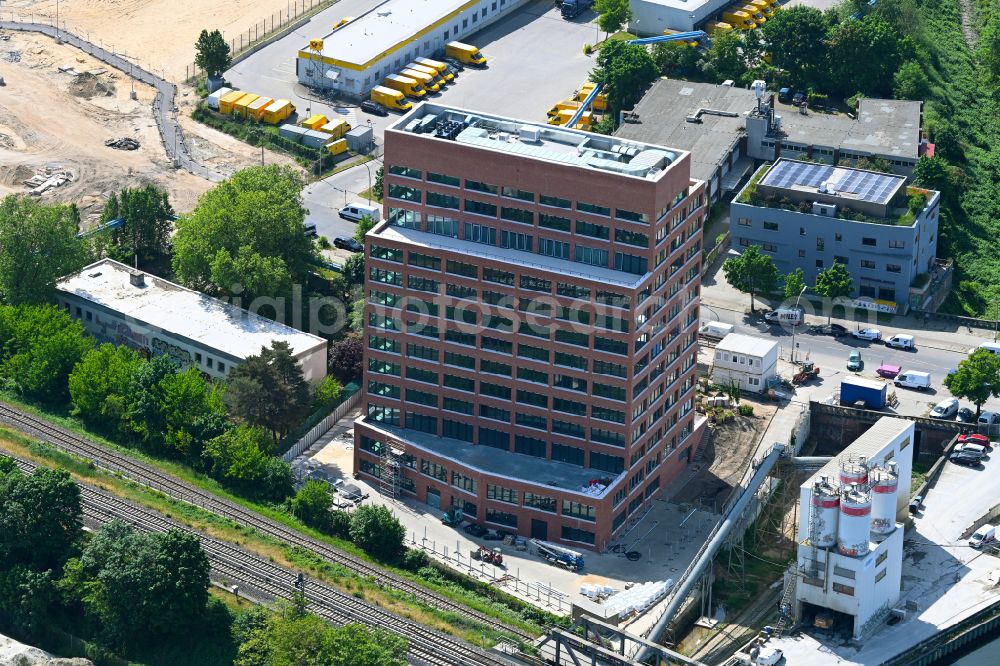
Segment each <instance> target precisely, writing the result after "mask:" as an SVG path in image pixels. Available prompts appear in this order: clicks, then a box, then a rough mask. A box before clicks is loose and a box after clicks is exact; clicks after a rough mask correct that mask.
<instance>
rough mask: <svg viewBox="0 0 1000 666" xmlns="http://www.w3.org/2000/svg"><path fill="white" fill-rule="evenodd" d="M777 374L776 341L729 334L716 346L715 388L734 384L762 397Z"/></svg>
mask: <svg viewBox="0 0 1000 666" xmlns="http://www.w3.org/2000/svg"><path fill="white" fill-rule="evenodd" d="M777 371H778V343H777V342H775V341H773V340H765V339H764V338H758V337H754V336H752V335H743V334H742V333H730V334H729V335H727V336H726V337H724V338H722V340H720V341H719V344H717V345H716V346H715V359H714V362H713V364H712V383H713V384H720V385H723V386H728V385H729V384H730V383H731V382H735V383H736V384H738V385H739V387H740V389H741V390H743V391H751V392H753V393H760V392H761V391H763V390H764V389H766V388H767V380H768V379H770V378H771V377H774V376H775V375H776V374H777Z"/></svg>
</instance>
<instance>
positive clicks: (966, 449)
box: [954, 442, 989, 460]
mask: <svg viewBox="0 0 1000 666" xmlns="http://www.w3.org/2000/svg"><path fill="white" fill-rule="evenodd" d="M954 453H964V454H968V455H977V456H979V459H980V460H982V459H983V458H985V457H986V454H987V453H989V451H987V450H986V447H985V446H981V445H979V444H972V443H971V442H968V443H965V444H959V445H958V446H956V447H955V451H954Z"/></svg>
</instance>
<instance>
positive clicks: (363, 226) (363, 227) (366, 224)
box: [354, 215, 375, 245]
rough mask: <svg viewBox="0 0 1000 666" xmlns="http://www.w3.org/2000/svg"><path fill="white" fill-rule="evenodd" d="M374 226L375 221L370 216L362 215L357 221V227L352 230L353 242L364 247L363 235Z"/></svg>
mask: <svg viewBox="0 0 1000 666" xmlns="http://www.w3.org/2000/svg"><path fill="white" fill-rule="evenodd" d="M374 226H375V220H374V219H372V216H371V215H362V216H361V219H360V220H358V224H357V226H356V227H355V228H354V240H356V241H358V242H359V243H361V244H362V245H364V244H365V234H367V233H368V232H369V231H371V230H372V228H373V227H374Z"/></svg>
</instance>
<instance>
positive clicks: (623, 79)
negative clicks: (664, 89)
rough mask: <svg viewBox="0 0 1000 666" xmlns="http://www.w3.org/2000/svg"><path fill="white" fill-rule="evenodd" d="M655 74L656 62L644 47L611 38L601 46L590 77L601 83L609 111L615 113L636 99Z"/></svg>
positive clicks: (653, 78)
mask: <svg viewBox="0 0 1000 666" xmlns="http://www.w3.org/2000/svg"><path fill="white" fill-rule="evenodd" d="M658 73H659V72H658V70H657V68H656V62H654V61H653V56H652V55H650V53H649V50H648V49H647V48H646V47H645V46H641V45H639V44H629V43H627V42H624V41H621V40H612V41H608V42H605V43H604V45H603V46H601V50H600V51H599V52H598V54H597V67H595V68H594V71H592V72H591V73H590V80H591V81H594V82H595V83H603V84H604V89H603V92H604V93H605V94H606V95H607V96H608V104H609V107H610V109H609V111H610V113H612V114H613V115H617V114H618V111H620V110H621V109H624V108H627V107H630V106H631V105H632V104H634V103H635V102H636V101H638V99H639V98H640V97H641V96H642V94H643V93H644V92H645V91H646V88H647V87H648V86H649V84H650V83H652V82H653V81H654V80H655V79H656V77H657V75H658Z"/></svg>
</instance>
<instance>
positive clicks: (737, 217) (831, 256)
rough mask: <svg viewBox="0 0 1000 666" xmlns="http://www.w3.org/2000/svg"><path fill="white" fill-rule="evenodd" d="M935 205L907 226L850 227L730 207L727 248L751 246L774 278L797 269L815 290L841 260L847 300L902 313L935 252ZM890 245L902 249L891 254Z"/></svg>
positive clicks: (824, 219)
mask: <svg viewBox="0 0 1000 666" xmlns="http://www.w3.org/2000/svg"><path fill="white" fill-rule="evenodd" d="M937 201H938V195H937V194H935V195H934V198H933V199H932V200H931V203H932V205H931V206H929V209H927V210H926V211H925V213H924V214H922V215H921V216H920V218H918V221H917V222H916V223H915V224H914V225H913V226H899V225H891V224H870V223H865V222H855V221H853V220H845V219H841V218H837V217H831V216H826V215H815V214H813V213H800V212H798V211H797V210H784V209H780V208H768V207H763V206H752V205H750V204H743V203H738V202H735V201H734V202H733V204H732V208H731V213H730V218H729V219H730V223H729V224H730V231H731V232H732V247H733V249H735V250H737V251H740V252H741V251H742V248H745V247H749V246H751V245H756V246H758V247H760V248H761V249H762V250H764V251H765V252H766V253H767V254H769V255H770V256H772V257H773V258H774V262H775V264H776V265H777V267H778V271H779V272H781V273H783V274H784V273H790V272H792V271H793V270H795V269H796V268H801V269H802V271H803V272H804V273H805V279H806V282H807V283H808V284H815V283H816V276H817V274H818V273H819V272H820V271H822V270H824V269H826V268H829V267H830V266H832V265H833V263H834V261H835V257H844V258H846V259H847V266H846V267H847V270H848V272H849V273H850V274H851V277H852V278H854V288H855V291H854V294H852V296H854V297H857V296H871V297H872V298H877V299H880V300H886V301H893V302H895V303H896V304H897V307H898V308H899V311H900V312H905V309H906V308H908V307H909V291H910V284H911V283H912V282H913V279H914V278H915V277H916V276H917V275H918V274H920V273H925V272H927V270H928V269H929V267H930V263H931V260H932V259H933V257H934V255H935V254H936V252H937V224H938V223H937V220H938V215H937V213H938V205H937ZM765 222H767V223H768V224H777V229H765V228H764V223H765ZM838 238H839V239H840V240H838ZM863 239H874V241H875V245H874V246H871V245H865V244H863ZM890 242H893V243H897V244H898V243H902V244H903V247H902V248H891V247H889V244H890ZM820 248H822V249H820ZM868 262H870V263H868ZM896 269H898V271H896ZM892 271H895V272H892Z"/></svg>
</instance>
